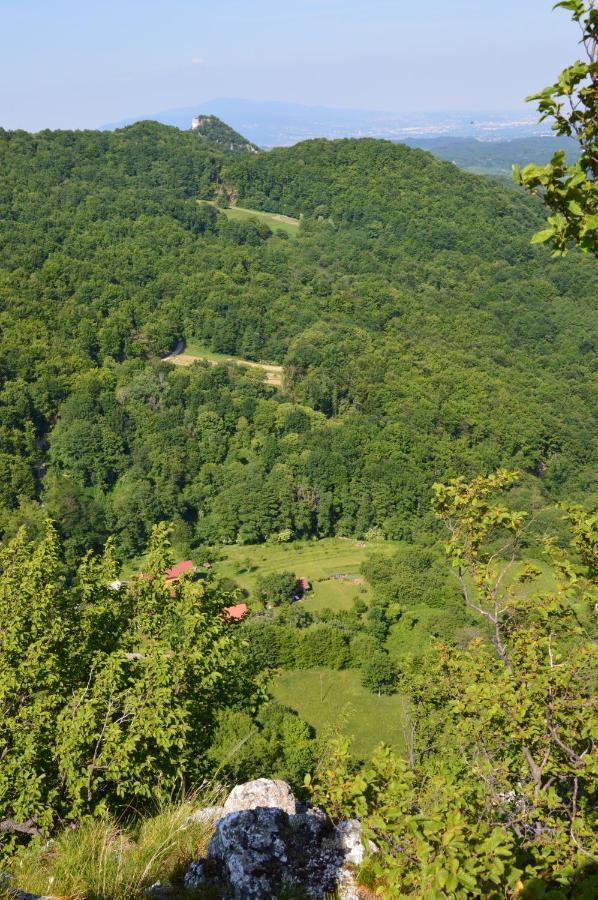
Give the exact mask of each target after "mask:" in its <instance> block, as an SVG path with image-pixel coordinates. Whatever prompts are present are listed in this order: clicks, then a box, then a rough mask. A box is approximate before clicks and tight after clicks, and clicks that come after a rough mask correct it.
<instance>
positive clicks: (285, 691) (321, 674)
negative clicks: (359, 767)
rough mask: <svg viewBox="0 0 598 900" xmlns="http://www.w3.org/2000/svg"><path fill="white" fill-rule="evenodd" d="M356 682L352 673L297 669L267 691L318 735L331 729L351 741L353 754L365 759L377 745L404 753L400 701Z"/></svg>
mask: <svg viewBox="0 0 598 900" xmlns="http://www.w3.org/2000/svg"><path fill="white" fill-rule="evenodd" d="M359 678H360V676H359V672H357V671H355V669H345V670H343V671H341V672H335V671H332V670H330V669H297V670H293V671H291V672H283V673H282V674H281V675H279V676H277V677H276V678H275V679H274V681H273V682H272V685H271V690H272V693H273V695H274V697H275V698H276V700H278V702H279V703H283V704H284V705H285V706H288V707H290V708H291V709H294V710H296V711H297V713H298V714H299V715H300V716H301V718H302V719H305V721H306V722H309V724H310V725H312V726H313V727H314V728H315V729H316V730H317V731H318V732H320V733H323V732H324V731H326V729H330V728H333V729H338V731H340V732H341V733H342V734H344V735H346V736H347V737H349V738H351V740H352V742H353V750H354V752H355V754H356V755H357V756H360V757H362V758H363V757H368V756H369V755H370V754H371V752H372V750H374V748H375V747H377V746H378V744H380V743H381V742H382V741H384V742H385V743H386V744H389V745H390V746H391V747H393V748H394V749H395V750H397V751H399V752H403V748H404V738H403V729H402V723H403V709H404V702H405V701H404V698H403V697H402V695H400V694H393V695H392V696H390V697H385V696H380V697H378V695H377V694H371V693H370V692H369V691H367V690H366V689H365V688H363V687H362V686H361V684H360V680H359Z"/></svg>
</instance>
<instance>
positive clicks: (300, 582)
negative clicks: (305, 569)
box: [295, 578, 311, 595]
mask: <svg viewBox="0 0 598 900" xmlns="http://www.w3.org/2000/svg"><path fill="white" fill-rule="evenodd" d="M295 590H296V591H297V593H298V594H301V595H303V594H306V593H307V592H308V591H311V584H310V583H309V581H308V580H307V578H298V579H297V581H296V583H295Z"/></svg>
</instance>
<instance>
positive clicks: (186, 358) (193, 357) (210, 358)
mask: <svg viewBox="0 0 598 900" xmlns="http://www.w3.org/2000/svg"><path fill="white" fill-rule="evenodd" d="M198 360H205V361H206V362H210V363H212V364H213V365H217V364H218V363H235V365H237V366H248V367H249V368H250V369H261V370H262V371H263V372H264V373H265V376H266V377H265V381H266V384H272V385H274V386H275V387H281V386H282V375H283V368H282V366H278V365H275V364H274V363H267V362H253V361H251V360H248V359H241V358H240V357H238V356H228V355H227V354H225V353H214V351H213V350H208V349H207V348H206V347H204V346H202V345H201V344H200V343H199V342H198V341H189V342H188V343H187V344H186V346H185V350H184V352H183V353H177V354H171V355H170V356H167V357H166V358H165V362H170V363H172V364H173V365H175V366H191V365H193V363H194V362H198Z"/></svg>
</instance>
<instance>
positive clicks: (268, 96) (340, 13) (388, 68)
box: [0, 0, 577, 130]
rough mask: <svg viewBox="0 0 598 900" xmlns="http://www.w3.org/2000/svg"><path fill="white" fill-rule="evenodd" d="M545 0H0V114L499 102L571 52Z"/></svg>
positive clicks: (63, 117) (35, 120) (57, 119)
mask: <svg viewBox="0 0 598 900" xmlns="http://www.w3.org/2000/svg"><path fill="white" fill-rule="evenodd" d="M551 6H552V2H550V0H426V2H422V0H413V2H411V0H360V2H358V0H319V2H318V0H286V2H285V0H212V2H207V0H161V2H156V0H118V2H117V0H0V17H1V18H0V21H1V22H2V31H1V34H2V53H1V54H0V125H2V126H4V127H5V128H17V127H19V128H27V129H30V130H37V129H39V128H45V127H48V128H58V127H63V128H77V127H78V128H82V127H94V126H98V125H101V124H103V123H105V122H109V121H114V120H117V119H120V118H123V117H125V116H135V115H142V114H148V113H151V112H157V111H159V110H163V109H167V108H170V107H178V106H189V105H193V104H199V103H201V101H202V100H209V99H212V98H215V97H243V98H249V99H254V100H284V101H290V102H296V103H305V104H308V105H311V104H313V105H323V106H348V107H354V108H363V109H380V110H388V111H392V112H411V111H414V110H418V111H445V110H447V111H448V110H455V111H457V110H458V111H466V110H467V111H469V110H477V111H504V110H514V109H521V108H523V106H524V103H523V98H524V96H525V95H526V94H528V93H531V92H532V91H533V90H535V89H536V88H541V87H543V86H544V85H545V84H547V83H549V82H550V81H552V80H553V78H554V76H555V75H556V74H557V72H558V71H560V69H561V68H563V67H564V66H565V65H567V64H568V63H569V62H571V61H573V59H574V58H576V56H577V47H576V41H577V33H576V31H575V28H574V26H573V25H572V24H571V23H570V21H569V18H568V14H567V13H565V12H563V11H555V12H552V11H551Z"/></svg>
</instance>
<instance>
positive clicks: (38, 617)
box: [0, 526, 249, 837]
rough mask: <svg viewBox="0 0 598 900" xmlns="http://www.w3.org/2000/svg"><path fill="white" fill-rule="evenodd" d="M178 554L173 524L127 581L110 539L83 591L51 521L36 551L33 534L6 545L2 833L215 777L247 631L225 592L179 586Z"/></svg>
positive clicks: (160, 795)
mask: <svg viewBox="0 0 598 900" xmlns="http://www.w3.org/2000/svg"><path fill="white" fill-rule="evenodd" d="M170 562H171V557H170V551H169V544H168V532H167V530H166V529H165V527H164V526H159V527H157V528H156V529H155V530H154V534H153V537H152V542H151V546H150V550H149V554H148V562H147V571H146V575H145V576H143V577H141V578H138V579H136V580H134V581H133V582H132V583H131V584H130V585H127V586H123V587H122V588H121V589H120V590H113V589H112V588H111V587H110V586H109V585H110V583H111V581H112V580H113V579H114V578H115V563H114V559H113V554H112V548H111V546H108V548H107V550H106V553H105V554H104V556H102V557H95V556H93V555H91V554H90V555H88V556H86V557H85V558H84V559H83V561H82V563H81V565H80V566H79V570H78V572H77V575H76V580H75V583H74V585H73V586H72V587H70V588H68V587H66V586H65V584H64V582H63V579H62V577H61V574H60V573H61V560H60V547H59V543H58V539H57V537H56V534H55V532H54V530H53V529H52V528H51V526H48V531H47V536H46V537H45V539H44V540H43V541H42V542H41V543H40V544H39V546H37V547H36V546H34V545H32V544H29V543H28V542H27V540H26V538H25V534H24V531H21V532H20V533H19V535H18V536H17V537H16V538H15V539H14V540H13V541H11V542H10V543H9V544H7V546H6V547H5V548H4V549H3V550H2V553H1V556H0V573H1V575H0V578H1V585H0V712H1V719H2V724H1V726H0V759H1V760H2V765H1V766H0V809H1V810H2V817H1V818H2V819H5V820H6V821H5V822H4V826H5V827H4V828H3V829H2V831H6V833H7V834H11V833H12V829H13V824H14V823H16V824H17V826H18V825H22V824H23V823H30V830H31V829H33V830H35V829H39V830H40V831H41V832H43V833H46V834H47V833H49V832H50V831H51V829H52V827H53V825H54V824H55V823H56V821H57V820H63V821H64V820H65V819H78V818H80V817H81V816H84V815H87V814H90V813H98V812H99V811H102V810H107V809H110V810H111V811H112V812H115V811H116V810H117V809H119V808H121V809H122V808H125V807H127V806H130V805H133V806H135V808H137V809H143V808H144V806H147V804H151V803H154V802H160V801H164V800H166V799H167V798H169V797H170V796H172V792H173V791H176V790H177V789H181V788H183V787H189V786H192V785H193V784H196V783H198V782H199V780H201V778H203V777H204V776H205V774H206V772H207V771H208V762H207V760H206V757H205V754H206V751H207V749H208V747H209V743H210V739H211V735H212V732H213V729H214V727H215V721H216V714H217V712H218V710H219V709H220V708H222V707H223V706H226V705H228V704H229V703H230V697H231V696H232V695H234V696H237V695H238V690H237V689H238V687H239V686H238V685H236V684H235V677H234V676H233V672H234V671H235V667H236V665H237V663H238V660H239V638H238V635H237V630H236V629H234V628H231V627H230V625H229V624H228V623H227V621H226V617H225V616H223V615H222V609H223V607H224V606H225V605H226V604H227V602H229V601H228V599H227V598H226V597H225V596H223V595H222V593H221V592H220V590H219V589H218V588H217V587H215V586H213V585H212V584H211V583H210V582H209V581H205V579H204V580H203V581H202V583H201V584H198V585H196V584H192V583H191V582H189V581H186V580H183V581H181V582H180V583H178V584H177V585H175V586H173V585H168V584H166V582H165V579H164V574H163V573H164V570H165V568H166V566H167V565H168V564H169V563H170ZM246 681H247V683H249V681H248V680H247V679H246ZM5 837H6V835H5Z"/></svg>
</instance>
